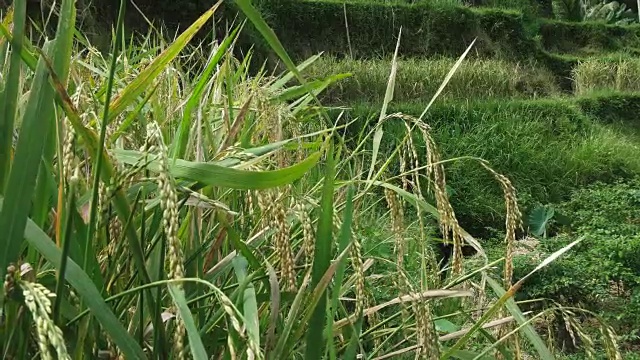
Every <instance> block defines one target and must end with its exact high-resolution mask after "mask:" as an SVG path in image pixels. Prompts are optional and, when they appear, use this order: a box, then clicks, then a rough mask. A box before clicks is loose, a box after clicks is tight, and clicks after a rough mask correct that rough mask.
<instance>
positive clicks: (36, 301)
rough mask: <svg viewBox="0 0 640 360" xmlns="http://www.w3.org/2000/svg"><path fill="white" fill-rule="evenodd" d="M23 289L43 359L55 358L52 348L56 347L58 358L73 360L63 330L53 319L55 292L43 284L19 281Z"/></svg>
mask: <svg viewBox="0 0 640 360" xmlns="http://www.w3.org/2000/svg"><path fill="white" fill-rule="evenodd" d="M18 285H19V286H20V288H21V289H22V295H23V296H24V305H25V306H26V307H27V309H28V310H29V312H30V313H31V317H32V318H33V321H34V323H35V325H36V326H35V327H36V335H37V344H38V348H39V349H40V356H41V358H42V359H45V360H49V359H53V357H52V355H51V351H50V348H53V349H55V351H56V355H57V358H58V359H67V360H71V357H70V356H69V354H68V352H67V347H66V345H65V342H64V337H63V334H62V330H60V328H59V327H58V326H56V325H55V324H54V322H53V319H51V298H53V297H55V294H54V293H53V292H51V291H49V289H47V288H46V287H44V286H43V285H42V284H39V283H34V282H29V281H24V280H22V281H19V283H18Z"/></svg>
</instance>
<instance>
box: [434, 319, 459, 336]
mask: <svg viewBox="0 0 640 360" xmlns="http://www.w3.org/2000/svg"><path fill="white" fill-rule="evenodd" d="M434 324H435V326H436V330H438V331H442V332H446V333H452V332H455V331H458V330H460V326H458V325H456V324H454V323H452V322H451V321H449V320H447V319H437V320H435V321H434Z"/></svg>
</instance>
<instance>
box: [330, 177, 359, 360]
mask: <svg viewBox="0 0 640 360" xmlns="http://www.w3.org/2000/svg"><path fill="white" fill-rule="evenodd" d="M353 192H354V189H353V187H352V186H350V187H349V188H348V189H347V199H346V204H345V208H344V218H343V220H342V227H341V228H340V238H339V239H338V253H342V252H343V251H345V250H346V249H347V247H348V246H349V244H350V243H351V222H352V220H353ZM345 267H346V265H345V264H344V263H341V264H340V265H339V266H338V268H337V269H336V274H335V278H334V280H333V289H332V293H331V306H330V307H329V308H330V310H331V313H330V314H329V316H328V318H327V321H328V322H327V339H333V319H334V318H335V313H336V312H337V310H338V298H339V296H340V290H341V288H342V280H343V278H344V271H345ZM358 316H360V314H358ZM329 344H330V346H331V348H330V353H331V354H332V358H335V344H334V342H333V341H329Z"/></svg>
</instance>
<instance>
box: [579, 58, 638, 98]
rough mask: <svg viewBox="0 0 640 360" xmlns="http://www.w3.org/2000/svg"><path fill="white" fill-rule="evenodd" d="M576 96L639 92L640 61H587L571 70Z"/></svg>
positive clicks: (624, 59) (630, 59)
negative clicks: (606, 92)
mask: <svg viewBox="0 0 640 360" xmlns="http://www.w3.org/2000/svg"><path fill="white" fill-rule="evenodd" d="M573 79H574V82H575V86H574V89H575V93H576V95H586V94H590V93H594V92H603V91H619V92H637V91H640V85H639V84H640V61H638V60H637V59H632V58H620V59H618V60H612V59H611V60H600V59H597V58H595V59H589V60H585V61H582V62H580V63H579V64H578V66H576V67H575V68H574V69H573Z"/></svg>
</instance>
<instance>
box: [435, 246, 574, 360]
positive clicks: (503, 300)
mask: <svg viewBox="0 0 640 360" xmlns="http://www.w3.org/2000/svg"><path fill="white" fill-rule="evenodd" d="M583 239H584V238H583V237H581V238H579V239H578V240H576V241H574V242H572V243H570V244H569V245H567V246H565V247H563V248H562V249H560V250H558V251H556V252H554V253H553V254H551V255H549V257H547V258H546V259H545V260H544V261H542V263H540V264H539V265H538V266H536V268H535V269H533V270H532V271H531V272H530V273H529V274H527V275H526V276H524V277H523V278H522V279H520V280H518V282H516V283H515V284H514V285H513V286H511V288H509V290H508V291H507V292H505V293H504V295H502V296H501V297H500V298H499V299H498V301H497V302H496V303H495V304H494V305H493V306H491V307H490V308H489V310H487V311H486V312H485V313H484V314H483V315H482V317H481V318H480V319H479V320H478V321H476V323H475V324H474V325H473V326H472V327H471V329H470V330H469V332H468V333H466V334H465V335H464V336H463V337H462V338H460V340H458V341H457V342H456V343H455V344H454V345H453V346H452V347H451V348H449V350H448V351H447V352H446V353H444V354H442V356H441V357H440V359H447V358H449V357H451V355H452V354H453V353H455V352H456V351H458V350H460V349H461V348H462V347H463V346H464V345H465V344H466V343H467V342H468V341H469V340H470V339H471V337H472V336H473V335H474V334H475V333H476V332H477V331H478V330H479V329H480V328H481V327H482V325H484V323H485V322H487V321H488V320H489V319H490V318H491V317H492V316H493V315H494V314H495V313H496V312H497V311H498V310H499V309H500V308H501V307H502V306H503V305H504V304H505V303H506V302H507V300H509V299H510V298H511V297H513V296H514V295H515V293H516V292H517V291H518V289H520V287H521V286H522V284H523V283H524V281H525V280H526V279H527V278H529V277H530V276H531V275H533V274H534V273H536V272H537V271H539V270H540V269H542V268H543V267H545V266H547V265H549V264H550V263H551V262H553V261H554V260H555V259H557V258H558V257H560V256H561V255H562V254H564V253H565V252H567V251H569V250H570V249H571V248H572V247H574V246H575V245H576V244H578V243H579V242H581V241H582V240H583Z"/></svg>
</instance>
